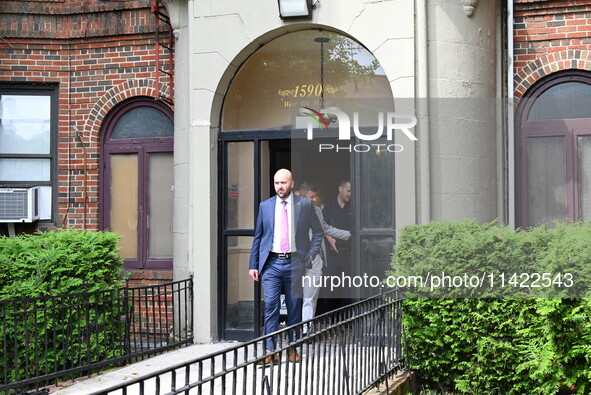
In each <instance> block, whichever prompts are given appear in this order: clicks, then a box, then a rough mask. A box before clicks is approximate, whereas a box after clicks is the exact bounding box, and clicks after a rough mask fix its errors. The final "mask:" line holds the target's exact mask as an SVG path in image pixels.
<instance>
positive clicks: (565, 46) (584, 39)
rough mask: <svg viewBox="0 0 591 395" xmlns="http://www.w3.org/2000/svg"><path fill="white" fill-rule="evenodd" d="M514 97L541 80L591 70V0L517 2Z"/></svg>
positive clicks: (515, 4)
mask: <svg viewBox="0 0 591 395" xmlns="http://www.w3.org/2000/svg"><path fill="white" fill-rule="evenodd" d="M514 15H515V18H514V35H515V37H514V46H515V49H514V61H515V90H516V92H515V96H516V97H518V98H519V97H522V96H523V95H524V94H525V92H526V91H527V89H528V88H529V87H530V86H531V85H533V84H534V83H535V82H536V81H538V80H539V79H540V78H542V77H544V76H546V75H549V74H551V73H554V72H557V71H560V70H567V69H581V70H591V52H590V50H591V0H568V1H551V0H537V1H536V0H515V2H514Z"/></svg>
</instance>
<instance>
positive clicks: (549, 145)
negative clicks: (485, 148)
mask: <svg viewBox="0 0 591 395" xmlns="http://www.w3.org/2000/svg"><path fill="white" fill-rule="evenodd" d="M590 104H591V73H589V72H585V71H579V70H570V71H565V72H559V73H556V74H553V75H551V76H548V77H546V78H544V79H542V80H540V81H539V82H538V83H536V84H535V85H534V86H533V87H532V88H531V89H530V90H529V91H528V92H527V93H526V96H525V97H524V99H523V102H522V103H521V104H520V107H519V112H518V117H517V120H518V122H519V127H518V129H517V130H518V133H519V135H518V140H517V141H518V142H519V146H518V163H519V167H518V174H517V182H518V184H517V185H518V206H517V207H518V219H519V225H520V226H522V227H528V226H535V225H539V224H548V225H549V226H552V224H553V221H554V220H560V221H569V220H575V221H578V220H589V219H590V218H591V167H590V166H589V164H590V163H591V107H590Z"/></svg>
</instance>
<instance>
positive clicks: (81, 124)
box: [0, 0, 172, 282]
mask: <svg viewBox="0 0 591 395" xmlns="http://www.w3.org/2000/svg"><path fill="white" fill-rule="evenodd" d="M152 3H155V4H157V2H153V1H151V0H139V1H97V0H93V1H74V0H72V1H70V0H53V1H43V2H37V1H0V89H2V90H3V91H4V94H6V92H9V93H10V92H17V93H19V91H20V92H21V93H22V92H27V91H30V92H33V94H38V93H39V91H43V92H47V94H49V95H53V96H52V97H54V98H56V99H57V103H54V104H53V107H52V109H51V111H52V113H51V132H50V134H51V143H50V144H51V150H50V158H49V159H50V161H51V166H50V167H51V175H50V177H49V178H50V180H49V181H47V180H46V183H45V185H46V186H50V187H51V192H50V193H51V195H52V196H51V202H52V205H51V210H50V213H48V214H47V215H46V218H45V219H43V218H42V219H41V220H40V221H37V222H34V223H32V224H16V231H17V233H18V232H30V231H33V230H34V229H36V228H53V227H62V228H73V229H89V230H98V229H100V228H101V227H102V225H101V220H100V210H101V209H102V207H101V204H102V203H101V201H100V199H99V192H100V191H99V187H100V179H99V177H100V173H101V170H100V169H99V167H100V166H101V163H103V166H104V162H101V141H102V140H101V139H102V138H103V136H102V135H101V133H104V128H103V121H104V120H105V119H106V118H107V117H108V116H109V114H110V112H111V111H112V110H113V109H114V108H117V106H120V105H122V104H123V103H125V102H126V101H129V100H133V99H137V98H142V97H143V98H146V99H147V100H154V101H157V102H158V103H159V105H160V106H166V107H167V108H170V103H171V101H168V100H155V99H153V98H159V97H160V98H161V97H168V96H169V95H170V93H171V92H170V86H169V84H168V82H169V77H168V76H167V74H165V73H163V72H162V71H159V70H158V67H157V64H156V63H157V61H156V51H159V54H160V58H161V59H160V62H159V64H160V68H162V69H163V70H164V71H166V72H168V71H171V68H170V66H171V64H170V63H169V62H168V61H167V60H168V59H169V55H168V53H169V52H168V51H167V50H166V49H165V48H163V47H158V46H157V45H156V41H157V34H156V29H157V28H156V25H157V22H156V20H157V16H156V15H155V13H154V12H153V9H152V6H153V4H152ZM156 7H158V6H156ZM159 10H160V11H161V12H162V13H165V12H166V11H165V9H164V7H160V8H159ZM168 30H169V28H168V26H166V25H165V24H160V28H159V29H158V31H159V34H158V36H159V37H160V38H159V40H160V41H162V42H164V41H167V42H168V40H169V35H168ZM157 79H159V80H160V82H159V83H157ZM157 89H158V90H159V92H157ZM170 110H171V109H170ZM4 154H5V155H4V156H3V157H4V159H5V160H18V159H19V158H16V159H15V158H12V159H11V158H8V159H6V158H7V155H6V152H4ZM45 159H47V158H45ZM0 160H1V158H0ZM17 184H18V185H21V186H22V185H24V186H29V185H27V184H26V183H25V184H22V182H20V183H17ZM11 186H14V185H12V184H11V182H9V181H7V180H6V179H3V180H0V187H11ZM7 232H8V227H7V226H6V225H5V224H0V234H6V233H7ZM170 269H172V267H170ZM134 277H137V278H141V279H144V280H145V281H146V282H148V281H151V279H153V278H156V279H161V280H166V279H171V278H172V270H160V271H146V272H139V271H138V272H136V273H135V275H134Z"/></svg>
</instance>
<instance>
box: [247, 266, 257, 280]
mask: <svg viewBox="0 0 591 395" xmlns="http://www.w3.org/2000/svg"><path fill="white" fill-rule="evenodd" d="M248 275H249V276H250V278H252V279H253V280H254V281H259V271H258V270H257V269H250V270H249V271H248Z"/></svg>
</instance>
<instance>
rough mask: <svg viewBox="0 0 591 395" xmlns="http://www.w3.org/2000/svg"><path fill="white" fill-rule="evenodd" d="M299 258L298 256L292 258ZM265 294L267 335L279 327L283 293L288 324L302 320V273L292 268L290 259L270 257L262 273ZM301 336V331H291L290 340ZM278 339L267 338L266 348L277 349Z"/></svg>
mask: <svg viewBox="0 0 591 395" xmlns="http://www.w3.org/2000/svg"><path fill="white" fill-rule="evenodd" d="M291 259H297V258H291ZM261 282H262V285H263V295H264V297H265V335H267V334H269V333H273V332H275V331H277V330H278V329H279V310H280V303H281V293H284V294H285V302H286V305H287V325H288V326H291V325H295V324H297V323H300V322H301V321H302V298H301V293H302V289H301V274H300V275H299V276H298V273H297V272H296V271H294V270H292V265H291V260H290V259H279V258H271V257H270V258H269V259H268V260H267V262H266V263H265V267H264V269H263V272H262V273H261ZM296 338H299V333H296V331H290V333H289V340H290V342H292V341H294V340H295V339H296ZM275 346H276V339H275V338H274V337H272V338H269V339H267V341H266V348H267V350H269V351H273V350H275Z"/></svg>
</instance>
